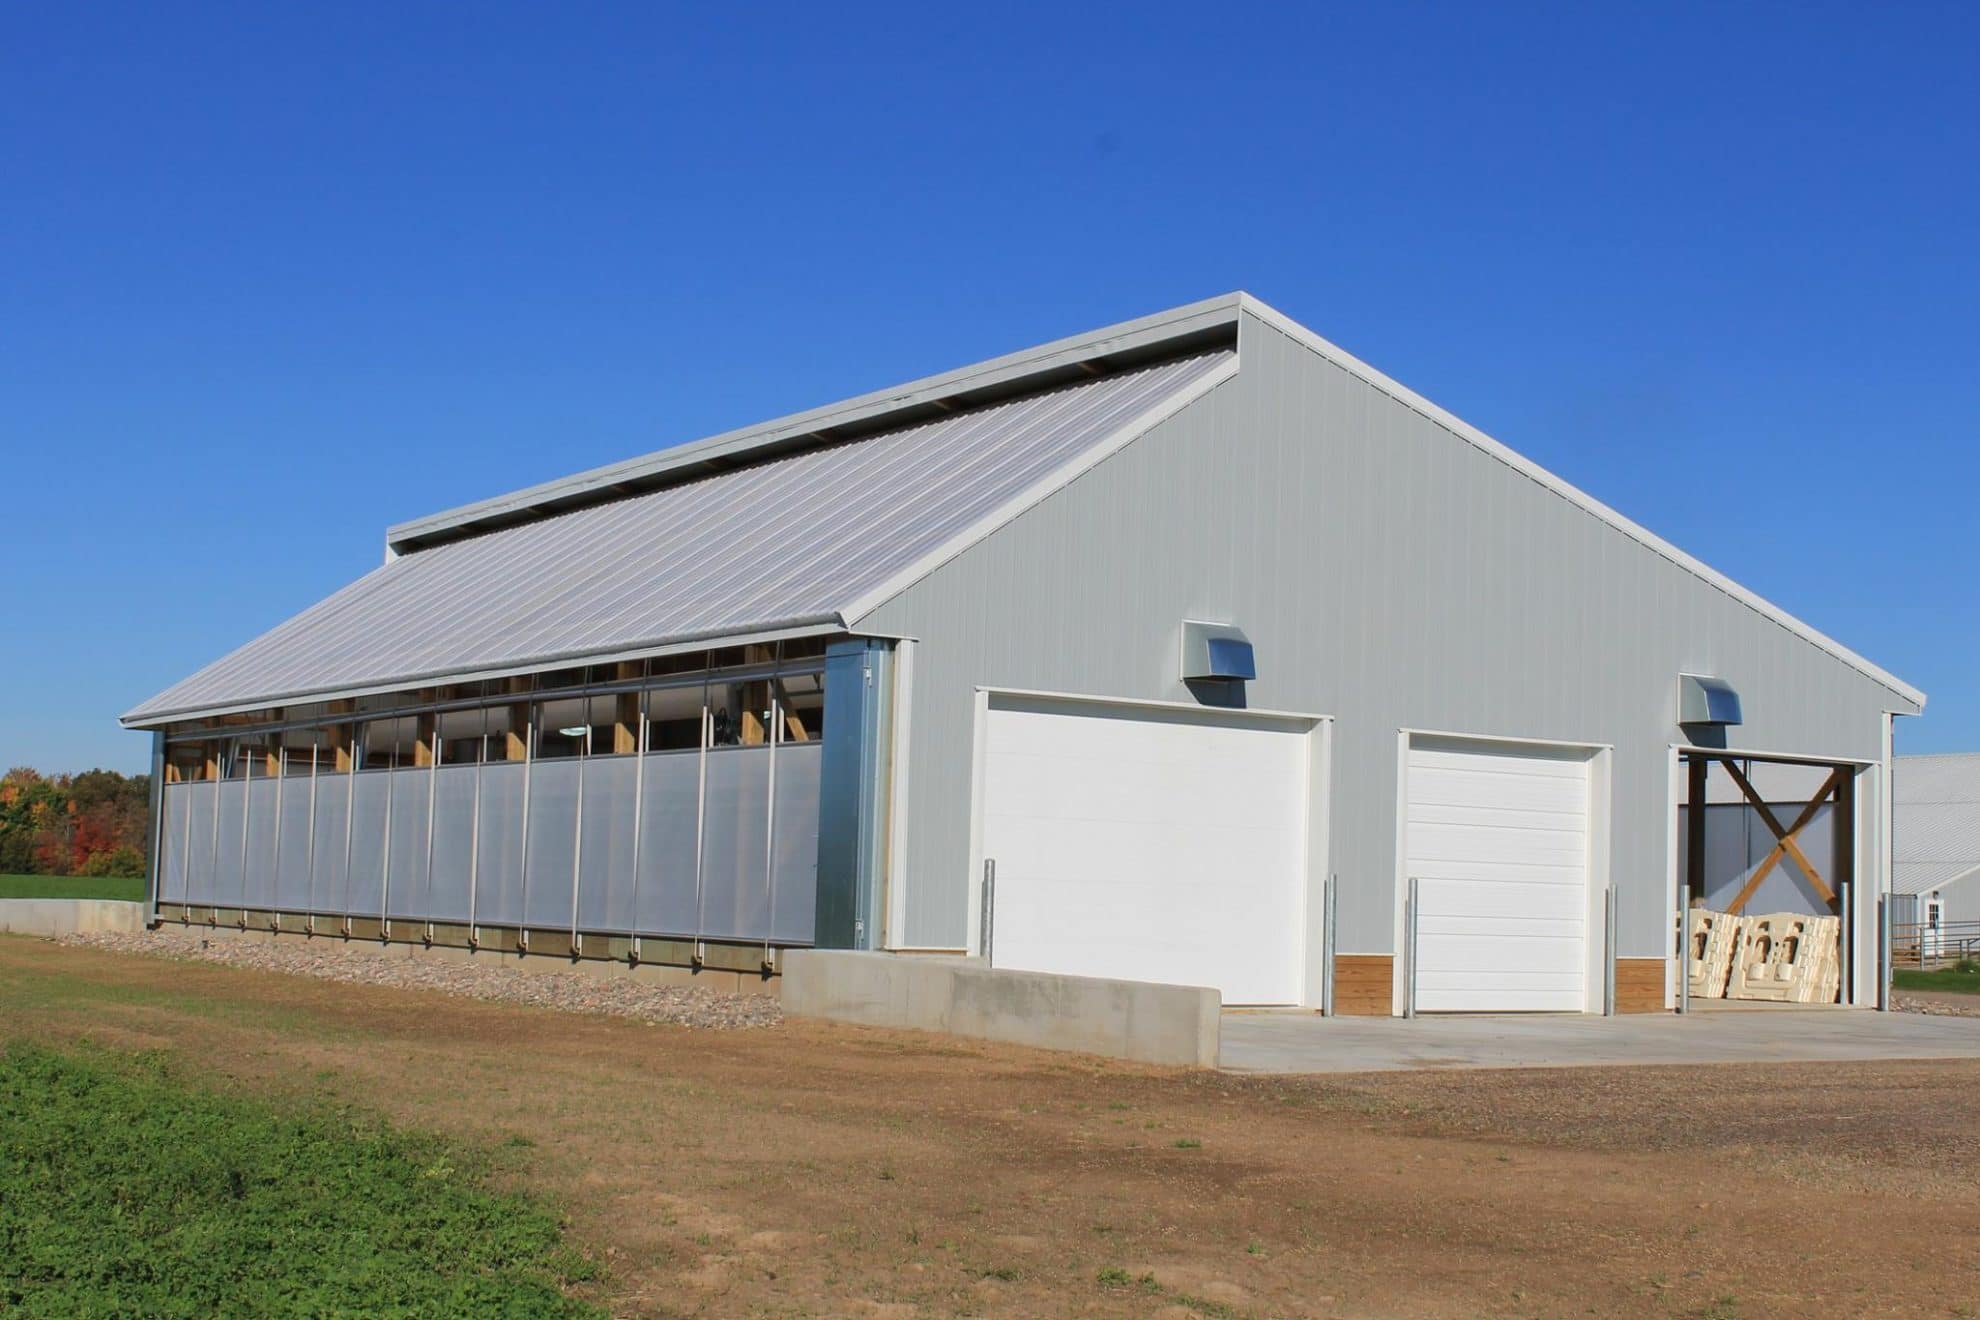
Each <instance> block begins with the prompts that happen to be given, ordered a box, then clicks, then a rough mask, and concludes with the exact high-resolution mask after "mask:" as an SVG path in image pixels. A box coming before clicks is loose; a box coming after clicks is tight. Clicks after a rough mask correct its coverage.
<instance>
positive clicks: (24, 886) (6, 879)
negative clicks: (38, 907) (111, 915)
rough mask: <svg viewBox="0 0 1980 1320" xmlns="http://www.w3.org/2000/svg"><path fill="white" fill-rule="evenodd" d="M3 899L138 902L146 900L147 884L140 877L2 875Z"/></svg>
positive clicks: (0, 884) (0, 892)
mask: <svg viewBox="0 0 1980 1320" xmlns="http://www.w3.org/2000/svg"><path fill="white" fill-rule="evenodd" d="M0 898H118V899H125V900H128V901H130V902H133V903H137V902H142V901H143V899H144V881H143V879H142V878H140V877H137V876H131V877H128V878H126V877H124V876H88V875H0Z"/></svg>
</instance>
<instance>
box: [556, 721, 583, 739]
mask: <svg viewBox="0 0 1980 1320" xmlns="http://www.w3.org/2000/svg"><path fill="white" fill-rule="evenodd" d="M557 732H558V733H560V734H562V735H563V736H564V737H566V738H582V737H584V735H585V734H587V733H590V732H591V730H590V729H587V728H585V727H584V726H583V725H582V724H580V725H578V726H577V727H576V728H575V729H559V730H557Z"/></svg>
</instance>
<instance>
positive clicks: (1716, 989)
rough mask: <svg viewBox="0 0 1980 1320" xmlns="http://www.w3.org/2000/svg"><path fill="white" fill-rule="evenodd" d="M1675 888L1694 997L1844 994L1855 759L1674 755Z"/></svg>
mask: <svg viewBox="0 0 1980 1320" xmlns="http://www.w3.org/2000/svg"><path fill="white" fill-rule="evenodd" d="M1678 760H1679V770H1680V775H1681V778H1682V782H1683V786H1684V787H1683V796H1682V798H1681V799H1680V801H1679V804H1678V810H1677V822H1676V824H1677V840H1676V847H1677V856H1678V878H1679V893H1680V897H1681V900H1682V902H1683V905H1684V909H1685V921H1684V923H1683V929H1684V932H1685V975H1686V977H1687V990H1688V996H1689V998H1690V1000H1691V1001H1692V1002H1693V1003H1711V1002H1713V1001H1738V1002H1746V1003H1754V1004H1767V1003H1796V1004H1834V1003H1849V1002H1851V1001H1852V999H1853V998H1854V987H1853V985H1852V984H1851V977H1852V971H1853V966H1852V964H1853V959H1852V957H1851V951H1852V950H1853V949H1854V947H1855V941H1854V930H1853V929H1852V927H1853V915H1854V913H1853V903H1852V901H1851V900H1852V897H1853V895H1854V892H1855V882H1856V778H1857V769H1858V768H1857V767H1856V766H1854V765H1837V764H1835V763H1833V762H1818V761H1806V760H1796V759H1793V758H1789V757H1775V756H1754V755H1748V754H1743V753H1731V752H1720V751H1706V750H1692V751H1684V752H1680V753H1679V757H1678Z"/></svg>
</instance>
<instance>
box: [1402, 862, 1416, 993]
mask: <svg viewBox="0 0 1980 1320" xmlns="http://www.w3.org/2000/svg"><path fill="white" fill-rule="evenodd" d="M1416 895H1418V885H1416V877H1414V875H1412V877H1410V889H1408V893H1406V895H1404V898H1402V1015H1404V1017H1416Z"/></svg>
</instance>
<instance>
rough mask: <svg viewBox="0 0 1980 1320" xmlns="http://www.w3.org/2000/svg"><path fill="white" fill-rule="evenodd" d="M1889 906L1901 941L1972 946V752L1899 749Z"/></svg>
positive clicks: (1978, 878) (1976, 807) (1978, 907)
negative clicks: (1901, 934) (1900, 928)
mask: <svg viewBox="0 0 1980 1320" xmlns="http://www.w3.org/2000/svg"><path fill="white" fill-rule="evenodd" d="M1894 781H1895V782H1894V787H1893V789H1892V796H1893V799H1894V805H1893V808H1892V813H1893V821H1894V825H1895V831H1894V832H1895V849H1894V851H1895V855H1896V864H1895V865H1894V866H1893V868H1892V873H1891V889H1892V899H1891V905H1892V912H1893V916H1894V917H1895V919H1896V920H1897V921H1898V922H1900V923H1903V924H1905V925H1910V926H1916V927H1919V928H1921V929H1919V930H1917V931H1906V932H1905V933H1904V938H1903V943H1905V944H1906V945H1913V944H1921V945H1923V946H1924V947H1925V948H1926V949H1927V950H1928V951H1943V952H1945V953H1954V952H1970V953H1980V752H1957V753H1948V754H1945V755H1940V756H1900V757H1899V758H1898V759H1897V769H1896V774H1895V776H1894Z"/></svg>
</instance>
